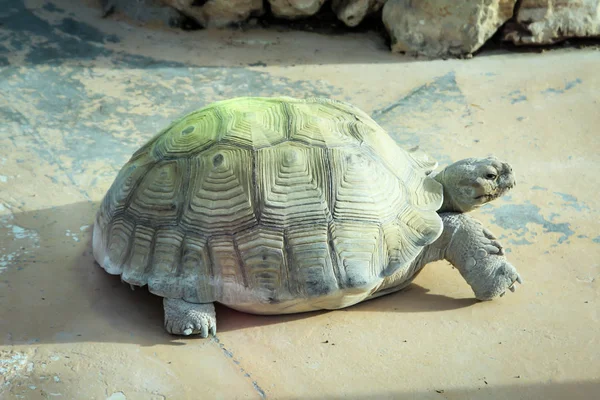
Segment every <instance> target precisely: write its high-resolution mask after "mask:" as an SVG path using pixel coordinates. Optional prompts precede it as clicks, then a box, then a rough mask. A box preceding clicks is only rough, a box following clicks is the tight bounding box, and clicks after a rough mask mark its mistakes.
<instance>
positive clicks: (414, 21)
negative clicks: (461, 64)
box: [383, 0, 516, 57]
mask: <svg viewBox="0 0 600 400" xmlns="http://www.w3.org/2000/svg"><path fill="white" fill-rule="evenodd" d="M515 3H516V0H473V1H456V0H431V1H411V0H388V1H387V2H386V3H385V5H384V6H383V23H384V25H385V27H386V29H387V31H388V33H389V34H390V37H391V40H392V51H394V52H407V53H410V54H421V55H425V56H429V57H445V56H461V55H467V54H471V53H473V52H474V51H476V50H477V49H479V48H480V47H481V46H482V45H483V44H484V43H485V42H486V41H487V40H488V39H489V38H490V37H491V36H492V35H493V34H494V33H495V32H496V31H497V30H498V28H499V27H500V26H501V25H502V24H504V23H505V22H506V21H507V20H508V19H510V18H511V17H512V15H513V9H514V6H515Z"/></svg>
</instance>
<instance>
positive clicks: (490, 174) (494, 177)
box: [485, 172, 498, 180]
mask: <svg viewBox="0 0 600 400" xmlns="http://www.w3.org/2000/svg"><path fill="white" fill-rule="evenodd" d="M485 177H486V178H487V179H490V180H492V179H496V178H497V177H498V175H496V174H494V173H491V172H490V173H489V174H487V175H486V176H485Z"/></svg>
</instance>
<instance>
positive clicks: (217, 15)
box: [162, 0, 264, 28]
mask: <svg viewBox="0 0 600 400" xmlns="http://www.w3.org/2000/svg"><path fill="white" fill-rule="evenodd" d="M162 1H163V3H165V4H167V5H169V6H171V7H173V8H175V9H177V10H179V11H180V12H181V13H183V14H185V15H187V16H188V17H190V18H194V19H195V20H196V21H198V23H199V24H201V25H202V26H204V27H207V28H209V27H216V28H220V27H225V26H227V25H229V24H232V23H238V22H243V21H245V20H246V19H248V18H249V17H250V16H253V15H261V14H262V13H263V12H264V8H263V2H262V0H162Z"/></svg>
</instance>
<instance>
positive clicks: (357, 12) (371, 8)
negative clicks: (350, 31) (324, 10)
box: [331, 0, 386, 27]
mask: <svg viewBox="0 0 600 400" xmlns="http://www.w3.org/2000/svg"><path fill="white" fill-rule="evenodd" d="M385 2H386V0H332V2H331V8H332V10H333V12H335V14H336V15H337V17H338V19H339V20H340V21H342V22H343V23H344V24H346V25H347V26H350V27H355V26H357V25H358V24H360V23H361V22H362V20H363V19H365V17H366V16H367V15H369V14H372V13H374V12H377V11H379V10H380V9H381V7H383V5H384V4H385Z"/></svg>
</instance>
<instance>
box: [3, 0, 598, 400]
mask: <svg viewBox="0 0 600 400" xmlns="http://www.w3.org/2000/svg"><path fill="white" fill-rule="evenodd" d="M99 14H100V12H99V10H98V8H97V7H96V6H95V5H93V2H91V1H90V2H85V1H83V2H71V1H67V0H60V1H59V0H54V1H53V2H48V1H42V0H28V1H24V2H23V1H22V0H13V1H10V2H8V5H7V6H5V7H3V9H2V10H1V11H0V65H1V67H0V305H1V306H0V338H1V340H2V342H1V343H0V344H1V346H0V398H2V399H50V398H57V399H112V400H116V399H128V400H134V399H200V398H201V399H212V398H215V399H241V398H273V399H296V398H299V399H325V398H341V397H345V398H350V399H367V398H394V399H398V398H411V399H508V398H510V399H565V398H568V399H592V398H597V396H598V392H599V390H600V354H599V352H600V350H599V348H600V343H599V337H600V336H599V332H600V321H599V318H600V316H599V313H598V309H599V305H600V296H599V293H600V290H599V289H600V288H599V286H598V284H599V281H600V280H599V279H598V278H599V277H600V236H599V235H600V233H599V232H598V226H599V225H598V218H599V207H600V200H599V199H598V183H599V181H600V178H599V176H600V155H599V153H600V139H599V133H600V132H599V131H598V129H599V128H598V127H599V126H600V74H598V71H599V67H600V52H599V51H598V50H597V49H593V48H588V49H582V50H575V49H564V50H553V51H548V52H545V53H540V54H534V53H512V54H506V53H502V52H492V53H484V54H481V55H479V56H477V57H476V58H474V59H472V60H464V61H459V60H453V61H425V60H418V59H417V60H415V59H412V58H403V57H402V56H398V55H392V54H390V53H389V52H388V51H387V50H386V48H385V45H384V43H383V41H382V40H381V39H380V38H379V37H377V36H376V35H375V34H368V33H365V34H347V35H329V36H323V35H319V34H315V33H309V32H277V31H275V30H271V31H265V30H262V29H258V28H256V29H251V30H249V31H247V32H241V31H237V32H231V31H226V32H208V31H196V32H187V33H186V32H181V31H171V30H168V29H165V28H159V27H154V28H150V27H145V28H143V27H136V26H134V25H133V24H131V23H130V22H127V21H125V20H122V19H119V18H116V19H114V18H113V19H101V18H99ZM282 94H285V95H292V96H299V97H303V96H312V95H323V96H330V97H333V98H337V99H342V100H348V101H351V102H352V103H354V104H356V105H357V106H359V107H361V108H363V109H364V110H365V111H367V112H369V113H371V114H372V115H373V116H374V118H375V119H376V120H377V121H378V122H379V123H380V124H381V125H382V126H383V127H384V128H386V129H387V130H389V132H390V134H391V135H393V137H394V138H395V139H396V140H397V141H398V142H399V143H400V144H401V145H403V146H412V145H415V144H419V145H420V146H421V148H423V149H425V150H427V151H428V152H429V153H430V154H431V155H433V156H435V157H437V158H438V160H439V161H440V164H441V165H442V166H443V165H445V164H447V163H449V162H451V161H454V160H458V159H460V158H463V157H468V156H485V155H487V154H491V153H493V154H495V155H497V156H498V157H500V158H503V159H505V160H507V161H509V162H510V163H511V164H512V165H513V167H514V169H515V171H516V174H517V182H518V185H517V187H516V188H515V189H514V190H513V191H512V192H511V194H510V195H509V196H507V197H505V198H502V199H500V200H498V201H497V202H496V203H494V204H490V205H487V206H485V207H483V208H482V209H481V210H479V211H478V212H476V213H475V214H476V217H477V218H479V219H480V220H481V221H483V222H484V223H485V224H486V225H487V226H488V227H490V229H491V230H492V231H494V232H495V233H496V234H497V235H499V236H500V237H501V240H502V242H503V243H504V245H505V246H506V247H507V251H509V253H508V257H509V258H510V260H511V261H512V262H513V263H514V264H515V265H516V266H517V268H518V269H519V271H520V273H521V275H522V276H523V278H524V280H525V282H524V285H522V286H521V287H519V288H518V290H517V292H516V293H514V294H513V293H508V294H507V295H506V296H504V297H503V298H501V299H499V300H496V301H493V302H485V303H480V302H476V301H474V300H473V294H472V292H471V290H470V288H469V287H468V286H467V284H466V283H465V282H464V281H463V279H462V278H461V277H460V275H459V274H458V272H457V271H456V270H453V269H452V268H451V267H450V266H449V264H447V263H445V262H439V263H436V264H433V265H431V266H429V267H428V268H426V270H425V271H424V272H423V273H422V274H421V275H419V277H418V278H417V280H416V281H415V283H414V284H413V285H412V286H411V287H410V288H409V289H408V290H406V291H404V292H401V293H396V294H393V295H389V296H386V297H383V298H380V299H377V300H373V301H370V302H367V303H364V304H361V305H358V306H355V307H351V308H348V309H346V310H340V311H333V312H315V313H310V314H305V315H295V316H283V317H279V316H274V317H261V316H252V315H245V314H242V313H239V312H234V311H232V310H229V309H226V308H224V307H219V308H218V309H217V314H218V320H219V332H218V334H217V337H216V338H214V339H195V338H194V339H181V338H177V337H173V336H170V335H168V334H166V333H165V331H164V330H163V327H162V309H161V301H160V299H159V298H156V297H155V296H152V295H150V294H148V293H147V291H146V290H145V289H138V290H136V291H131V290H130V289H129V287H128V286H126V285H124V284H121V283H120V280H119V278H118V277H111V276H108V275H107V274H106V273H105V272H104V271H103V270H101V269H100V268H99V267H98V266H97V265H96V264H95V263H94V262H93V259H92V257H91V252H90V250H91V230H90V224H91V223H92V220H93V217H94V213H95V211H96V208H97V206H98V203H99V201H100V200H101V198H102V196H103V194H104V193H105V191H106V190H107V189H108V187H109V185H110V184H111V182H112V180H113V179H114V177H115V174H116V172H117V171H118V170H119V168H120V167H121V166H122V165H123V163H124V162H125V161H126V160H127V159H128V157H129V156H130V155H131V153H132V152H133V151H135V149H136V148H137V147H138V146H140V145H141V144H142V143H144V142H145V141H146V140H147V139H148V138H150V137H151V136H153V135H154V134H155V133H156V132H157V131H158V130H159V129H160V128H162V127H164V126H165V125H166V124H167V123H169V122H170V121H171V120H172V119H174V118H176V117H178V116H181V115H183V114H184V113H186V112H188V111H191V110H193V109H195V108H198V107H200V106H203V105H206V104H208V103H209V102H212V101H215V100H219V99H225V98H229V97H233V96H239V95H282Z"/></svg>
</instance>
